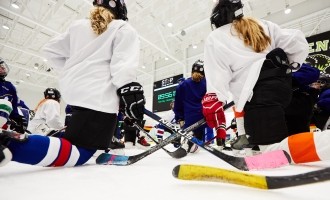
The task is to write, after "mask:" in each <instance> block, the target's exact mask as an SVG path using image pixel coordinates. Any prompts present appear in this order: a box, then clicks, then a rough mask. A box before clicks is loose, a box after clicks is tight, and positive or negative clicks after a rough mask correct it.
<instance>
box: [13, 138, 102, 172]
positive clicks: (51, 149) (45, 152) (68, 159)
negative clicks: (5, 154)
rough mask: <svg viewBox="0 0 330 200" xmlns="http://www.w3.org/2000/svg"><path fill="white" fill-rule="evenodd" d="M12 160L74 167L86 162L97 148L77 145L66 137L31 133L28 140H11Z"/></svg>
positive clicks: (47, 165)
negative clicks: (91, 148) (92, 148)
mask: <svg viewBox="0 0 330 200" xmlns="http://www.w3.org/2000/svg"><path fill="white" fill-rule="evenodd" d="M8 148H9V149H10V151H11V152H12V154H13V159H12V161H16V162H19V163H25V164H30V165H38V166H44V167H60V166H66V167H72V166H78V165H82V164H84V163H86V162H87V161H88V160H89V159H90V158H91V157H92V156H93V154H94V153H95V151H96V150H90V149H86V148H81V147H77V146H75V145H72V144H71V143H70V142H69V141H68V140H66V139H64V138H55V137H46V136H41V135H31V136H29V138H28V140H27V141H26V142H18V141H14V140H13V141H11V142H10V144H9V145H8Z"/></svg>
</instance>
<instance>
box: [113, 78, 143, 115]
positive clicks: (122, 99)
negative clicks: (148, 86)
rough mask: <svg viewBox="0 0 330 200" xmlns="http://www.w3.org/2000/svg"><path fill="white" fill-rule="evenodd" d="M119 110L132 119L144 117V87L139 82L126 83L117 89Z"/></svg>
mask: <svg viewBox="0 0 330 200" xmlns="http://www.w3.org/2000/svg"><path fill="white" fill-rule="evenodd" d="M117 94H118V96H119V111H120V112H122V113H124V114H125V115H126V116H127V117H129V118H132V119H140V120H142V119H143V114H144V105H145V103H146V102H145V99H144V95H143V88H142V86H141V85H140V84H139V83H137V82H132V83H129V84H126V85H124V86H123V87H121V88H119V89H118V90H117Z"/></svg>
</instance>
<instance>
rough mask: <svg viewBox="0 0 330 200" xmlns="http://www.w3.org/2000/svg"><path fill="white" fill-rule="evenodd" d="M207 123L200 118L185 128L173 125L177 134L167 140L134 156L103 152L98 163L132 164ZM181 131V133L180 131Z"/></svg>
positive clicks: (97, 159)
mask: <svg viewBox="0 0 330 200" xmlns="http://www.w3.org/2000/svg"><path fill="white" fill-rule="evenodd" d="M204 123H205V120H204V119H201V120H199V121H198V122H196V123H194V124H192V125H191V126H189V127H187V128H186V129H184V130H181V129H180V128H179V127H178V126H175V125H172V126H173V128H172V130H176V133H175V134H172V135H170V136H169V137H167V138H166V139H165V140H163V141H162V142H160V143H159V144H158V145H155V146H153V147H151V148H150V149H148V150H146V151H144V152H142V153H140V154H137V155H133V156H125V155H114V154H108V153H102V154H100V155H99V156H98V157H97V158H96V164H102V165H130V164H133V163H135V162H137V161H139V160H141V159H142V158H144V157H146V156H148V155H150V154H152V153H154V152H156V151H157V150H159V149H161V148H162V147H164V146H166V145H168V144H170V143H171V142H173V141H174V140H176V139H178V138H179V137H181V135H185V134H187V133H188V132H189V131H192V130H194V129H196V128H198V127H199V126H201V125H203V124H204ZM178 132H180V134H179V133H178Z"/></svg>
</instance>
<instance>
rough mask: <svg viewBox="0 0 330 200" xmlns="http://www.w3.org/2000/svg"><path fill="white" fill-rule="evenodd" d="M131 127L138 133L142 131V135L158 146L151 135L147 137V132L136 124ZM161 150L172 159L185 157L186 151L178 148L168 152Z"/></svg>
mask: <svg viewBox="0 0 330 200" xmlns="http://www.w3.org/2000/svg"><path fill="white" fill-rule="evenodd" d="M133 125H134V126H135V127H136V128H137V129H139V130H140V131H142V132H143V133H144V134H146V135H147V136H148V138H150V139H151V140H152V141H153V142H155V143H156V144H157V145H158V144H159V143H158V142H157V141H156V140H155V139H154V138H153V137H152V136H151V135H149V133H148V132H147V131H145V130H144V129H143V128H142V127H141V126H140V125H139V124H137V123H136V122H134V123H133ZM162 149H163V150H164V151H165V152H166V153H167V154H168V155H170V156H171V157H172V158H183V157H185V156H186V155H187V151H186V150H185V149H184V148H182V147H180V148H178V149H177V150H175V151H173V152H170V151H168V150H167V149H165V148H164V147H162Z"/></svg>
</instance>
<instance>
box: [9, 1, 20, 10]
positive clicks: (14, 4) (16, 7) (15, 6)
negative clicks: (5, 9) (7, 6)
mask: <svg viewBox="0 0 330 200" xmlns="http://www.w3.org/2000/svg"><path fill="white" fill-rule="evenodd" d="M11 7H13V8H15V9H19V5H18V3H17V1H15V2H13V3H11Z"/></svg>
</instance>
